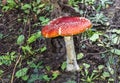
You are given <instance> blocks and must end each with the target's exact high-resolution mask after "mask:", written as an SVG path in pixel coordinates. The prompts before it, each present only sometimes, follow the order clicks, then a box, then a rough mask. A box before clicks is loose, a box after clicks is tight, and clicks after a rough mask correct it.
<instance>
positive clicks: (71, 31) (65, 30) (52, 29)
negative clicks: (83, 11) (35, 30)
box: [41, 17, 92, 38]
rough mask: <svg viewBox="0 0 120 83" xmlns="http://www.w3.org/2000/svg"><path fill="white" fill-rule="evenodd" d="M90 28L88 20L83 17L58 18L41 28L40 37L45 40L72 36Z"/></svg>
mask: <svg viewBox="0 0 120 83" xmlns="http://www.w3.org/2000/svg"><path fill="white" fill-rule="evenodd" d="M91 27H92V23H91V22H90V20H88V19H86V18H85V17H59V18H57V19H54V20H52V21H51V22H50V23H49V24H48V25H46V26H44V27H43V28H42V31H41V33H42V35H43V36H44V37H46V38H53V37H57V36H72V35H76V34H79V33H82V32H84V31H86V30H87V29H89V28H91Z"/></svg>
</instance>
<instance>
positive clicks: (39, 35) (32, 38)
mask: <svg viewBox="0 0 120 83" xmlns="http://www.w3.org/2000/svg"><path fill="white" fill-rule="evenodd" d="M39 37H41V32H37V33H34V34H32V36H31V37H30V38H28V40H27V42H28V44H31V43H33V42H34V41H36V40H37V39H38V38H39Z"/></svg>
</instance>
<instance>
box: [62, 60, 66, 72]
mask: <svg viewBox="0 0 120 83" xmlns="http://www.w3.org/2000/svg"><path fill="white" fill-rule="evenodd" d="M66 67H67V63H66V61H64V62H63V63H62V65H61V69H62V70H63V71H64V70H65V69H66Z"/></svg>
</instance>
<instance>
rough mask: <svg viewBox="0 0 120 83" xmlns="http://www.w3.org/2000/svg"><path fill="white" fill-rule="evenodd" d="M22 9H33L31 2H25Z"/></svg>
mask: <svg viewBox="0 0 120 83" xmlns="http://www.w3.org/2000/svg"><path fill="white" fill-rule="evenodd" d="M21 9H23V10H27V9H31V5H30V4H24V5H23V6H22V7H21Z"/></svg>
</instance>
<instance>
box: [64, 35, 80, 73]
mask: <svg viewBox="0 0 120 83" xmlns="http://www.w3.org/2000/svg"><path fill="white" fill-rule="evenodd" d="M64 40H65V45H66V51H67V71H79V69H80V68H79V65H78V64H77V60H76V53H75V48H74V42H73V36H68V37H64Z"/></svg>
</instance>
